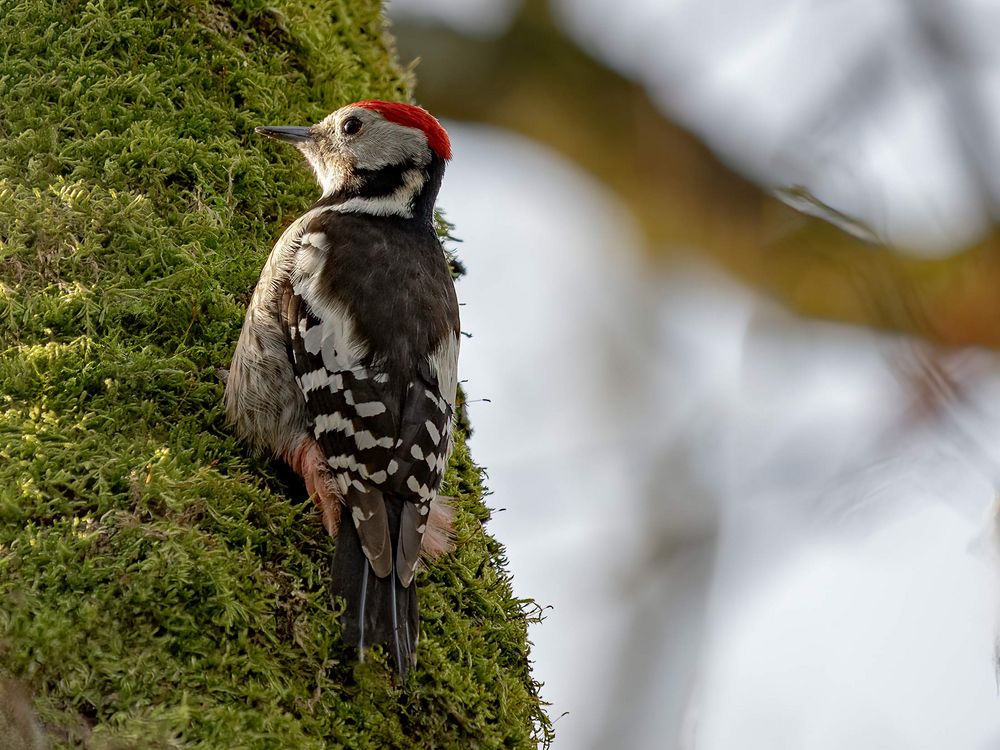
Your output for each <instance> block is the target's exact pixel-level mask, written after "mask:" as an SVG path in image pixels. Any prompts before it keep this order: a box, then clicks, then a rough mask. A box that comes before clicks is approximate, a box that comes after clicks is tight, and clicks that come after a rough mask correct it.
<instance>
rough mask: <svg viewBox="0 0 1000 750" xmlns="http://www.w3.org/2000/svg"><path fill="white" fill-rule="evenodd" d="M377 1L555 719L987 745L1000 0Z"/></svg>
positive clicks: (733, 738) (716, 740) (998, 405)
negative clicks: (408, 99)
mask: <svg viewBox="0 0 1000 750" xmlns="http://www.w3.org/2000/svg"><path fill="white" fill-rule="evenodd" d="M389 13H390V17H391V19H392V33H393V34H394V35H395V36H396V38H397V41H398V44H399V49H400V55H401V58H402V59H403V60H404V61H407V62H408V61H415V62H414V64H415V66H416V71H417V76H418V89H417V96H418V100H419V101H420V102H421V103H422V104H424V105H425V106H427V107H428V108H430V109H431V110H433V111H434V112H435V113H437V114H439V115H441V116H442V117H443V118H444V119H445V122H446V125H447V127H448V129H449V131H450V133H451V135H452V139H453V145H454V152H455V159H454V162H453V164H452V166H451V167H450V169H449V174H448V176H447V178H446V180H445V185H444V189H443V192H442V198H441V202H440V205H441V206H442V207H443V208H444V211H445V214H446V216H447V218H448V219H449V220H451V221H452V222H454V224H455V225H456V234H457V235H458V237H460V238H461V239H462V240H463V244H462V245H460V246H459V248H458V249H459V252H460V256H461V258H462V259H463V261H464V262H465V263H466V265H467V267H468V274H467V276H466V277H465V278H464V279H463V280H462V281H461V283H460V286H459V294H460V297H461V298H462V300H463V302H464V304H465V306H464V308H463V327H464V328H465V330H466V331H467V332H468V333H469V334H470V335H471V338H470V339H469V340H467V341H466V343H465V344H464V350H463V360H462V366H463V369H462V377H463V378H464V380H465V387H466V392H467V394H468V396H469V398H470V399H471V400H472V403H471V404H470V413H471V417H472V421H473V424H474V427H475V435H474V437H473V441H472V446H473V450H474V452H475V455H476V457H477V459H478V460H479V461H480V462H481V463H482V464H483V465H485V466H486V467H487V469H488V471H489V484H490V486H491V487H492V489H493V491H494V495H493V497H492V498H491V501H492V505H493V506H494V507H496V508H498V509H499V511H498V512H497V513H496V515H495V517H494V520H493V521H492V522H491V531H493V532H494V533H495V534H496V535H497V536H498V537H499V538H500V539H501V541H503V542H504V543H505V544H506V545H507V548H508V553H509V557H510V565H511V569H512V571H513V573H514V577H515V586H516V588H517V590H518V593H519V594H522V595H524V596H526V597H528V596H531V597H534V598H535V599H536V600H537V601H538V602H539V603H540V604H541V605H543V606H544V607H546V609H545V621H544V622H543V623H542V624H540V625H537V626H534V628H533V631H532V640H533V642H534V644H535V646H534V658H535V662H536V663H535V670H536V675H537V676H538V677H539V678H540V679H541V680H543V681H544V682H545V688H544V696H545V697H546V698H547V700H549V701H550V702H551V704H552V705H551V713H552V716H553V717H556V718H557V721H556V724H555V728H556V737H557V739H556V742H555V747H556V748H557V750H576V749H578V748H580V749H583V750H587V749H590V748H593V749H595V750H596V749H597V748H602V749H603V748H612V747H613V748H637V749H640V750H644V749H646V748H650V749H654V748H655V749H665V750H672V749H673V748H684V749H685V750H688V749H698V750H734V749H737V748H738V749H739V750H756V749H758V748H760V749H761V750H764V749H766V750H782V749H784V748H790V749H793V750H800V749H802V750H827V749H829V750H834V749H836V750H842V748H852V749H853V750H868V749H875V748H878V749H880V750H896V749H899V750H904V749H905V750H922V749H924V748H926V749H927V750H941V749H942V748H949V749H952V748H954V749H957V750H965V749H966V748H968V749H969V750H988V749H992V750H995V749H996V748H1000V698H998V681H997V672H996V669H995V663H996V661H995V656H994V654H995V650H996V649H995V635H994V634H995V625H996V616H997V613H998V608H997V600H996V596H995V594H996V592H997V591H998V590H1000V589H998V586H997V584H998V581H997V580H996V575H995V571H996V570H997V569H998V568H997V564H996V553H995V549H994V537H995V519H994V516H995V508H994V504H995V500H996V493H997V483H998V480H1000V358H998V356H997V354H996V351H995V350H996V348H997V347H998V346H1000V293H998V292H1000V234H998V229H997V226H996V219H997V214H998V210H1000V141H998V137H1000V47H998V46H997V45H996V43H995V40H996V37H997V32H998V31H1000V4H997V3H996V2H993V1H992V0H950V1H949V2H947V3H945V2H940V0H839V2H835V3H830V2H817V1H815V0H617V2H615V3H613V4H612V3H607V2H599V1H598V0H524V1H523V2H519V1H518V0H392V2H391V3H390V5H389ZM418 59H419V61H418ZM480 399H489V401H485V400H480Z"/></svg>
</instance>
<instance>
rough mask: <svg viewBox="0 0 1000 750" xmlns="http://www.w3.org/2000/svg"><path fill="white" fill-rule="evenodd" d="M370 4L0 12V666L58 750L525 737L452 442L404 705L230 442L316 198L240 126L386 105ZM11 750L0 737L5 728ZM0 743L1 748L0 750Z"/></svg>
mask: <svg viewBox="0 0 1000 750" xmlns="http://www.w3.org/2000/svg"><path fill="white" fill-rule="evenodd" d="M380 12H381V11H380V7H379V5H378V3H376V2H374V1H371V0H369V1H367V2H353V1H352V2H348V1H347V0H342V1H341V2H338V1H336V0H332V1H330V2H308V1H306V0H290V1H289V2H283V3H281V4H280V5H279V6H278V7H275V5H273V4H272V3H270V2H263V1H256V0H233V2H209V1H208V0H173V2H169V3H167V4H165V5H164V4H160V3H157V4H153V3H150V2H125V1H124V0H89V1H88V2H82V1H80V0H68V1H65V2H57V1H56V0H21V1H20V2H13V0H0V39H2V40H3V42H4V50H3V55H2V57H0V101H2V102H3V116H2V117H0V141H2V142H3V144H4V148H3V149H2V150H0V383H2V386H0V399H2V405H0V600H2V601H0V673H3V674H4V675H6V676H9V677H14V678H17V679H19V680H20V681H21V682H22V683H23V684H25V685H27V686H29V687H30V689H31V690H32V691H33V693H34V696H35V705H36V708H37V710H38V712H39V714H40V716H41V718H42V720H43V722H44V724H45V726H46V729H47V731H48V732H49V734H50V736H51V738H52V740H53V743H54V746H55V747H60V748H70V747H86V748H93V749H96V750H100V749H102V748H107V749H111V748H143V749H145V748H158V747H163V748H226V749H229V748H301V749H302V750H308V749H310V748H317V749H319V748H327V747H338V746H342V747H349V748H358V749H359V750H360V749H363V748H386V747H428V748H431V747H435V748H451V747H454V748H510V747H533V746H534V745H535V744H536V743H537V742H538V741H539V740H547V739H548V738H549V736H550V734H551V729H550V725H549V722H548V719H547V718H546V716H545V714H544V711H543V709H542V704H541V703H540V700H539V697H538V686H537V684H536V683H535V682H534V681H533V679H532V677H531V673H530V670H529V661H528V645H527V640H526V628H527V622H528V620H529V615H528V614H527V613H528V612H529V611H531V606H530V603H529V602H524V601H520V600H518V599H515V598H514V596H513V594H512V592H511V587H510V581H509V578H508V576H507V573H506V572H505V560H504V557H503V549H502V548H501V547H500V545H499V544H497V542H496V541H495V540H493V539H492V538H491V537H489V535H487V534H486V533H485V532H484V531H483V523H484V522H485V521H486V520H487V519H488V516H489V513H488V511H487V510H486V508H485V506H484V505H483V501H482V495H483V487H482V483H481V476H480V471H479V469H478V468H477V467H476V466H475V464H473V462H472V460H471V458H470V456H469V453H468V450H467V448H466V445H465V442H464V439H463V438H462V436H461V435H460V436H459V439H458V441H457V448H456V451H455V457H454V460H453V461H452V465H451V467H450V470H449V473H448V477H447V482H446V488H445V491H446V492H448V493H449V494H453V495H455V496H456V498H457V504H458V510H459V514H458V530H459V535H460V547H459V551H458V552H457V553H456V554H454V555H452V556H450V557H449V558H448V559H446V560H445V561H443V562H442V563H441V564H439V565H436V566H435V567H434V568H433V569H431V570H429V571H426V572H425V573H423V574H422V581H421V605H422V617H423V623H424V631H423V632H424V638H423V639H422V641H421V644H420V650H419V657H420V665H419V667H418V669H417V670H416V672H415V673H414V674H413V675H412V678H411V682H410V684H409V685H408V686H407V688H406V689H399V688H398V687H395V686H394V685H393V683H392V680H391V676H390V672H389V670H388V669H386V668H385V666H384V664H379V663H378V661H377V660H375V662H372V661H369V662H368V663H366V664H363V665H355V664H353V663H352V660H351V655H350V654H349V653H348V652H347V651H346V650H345V648H344V646H343V644H342V643H341V641H340V634H339V629H338V627H337V625H336V612H335V611H333V610H332V608H331V604H330V602H329V600H328V597H327V593H326V574H327V565H328V557H329V553H330V547H331V544H330V542H329V540H328V539H327V538H326V537H325V535H324V533H323V531H322V529H321V526H320V525H319V523H318V521H317V519H316V518H315V514H314V513H313V512H312V509H311V506H310V504H309V503H308V501H306V500H305V499H304V492H303V491H302V489H301V487H299V486H297V485H295V484H294V483H293V482H291V481H290V480H289V479H288V476H287V474H286V473H285V472H283V471H282V470H281V469H280V467H277V466H275V465H273V464H271V463H269V462H267V461H262V460H255V459H253V458H252V457H250V456H248V455H247V453H246V451H245V450H244V448H243V447H242V446H241V445H239V444H238V443H237V441H236V440H235V439H234V438H233V437H232V436H231V434H230V433H229V431H228V430H227V429H226V428H225V425H224V422H223V418H222V414H221V409H220V399H221V393H222V387H221V384H220V382H219V380H218V377H217V375H216V371H217V368H219V367H220V366H225V365H226V364H227V363H228V361H229V357H230V356H231V353H232V348H233V346H234V343H235V341H236V337H237V335H238V332H239V327H240V324H241V321H242V316H243V310H244V306H245V304H246V301H247V299H248V298H249V294H250V292H251V290H252V287H253V285H254V283H255V281H256V277H257V274H258V272H259V270H260V267H261V265H262V263H263V260H264V257H265V256H266V253H267V251H268V249H269V248H270V245H271V244H272V242H273V240H274V238H275V237H276V235H277V233H278V232H279V230H280V228H281V227H282V226H283V225H284V224H286V223H287V222H288V221H290V220H291V218H292V217H293V216H294V215H296V214H297V213H298V212H300V211H301V210H302V208H303V207H304V206H306V205H308V203H309V202H310V200H311V198H312V197H313V196H314V193H315V188H314V186H313V184H312V181H311V179H310V177H309V176H308V174H307V173H306V171H305V170H304V169H303V168H302V165H301V164H300V163H299V161H298V160H297V159H296V158H295V155H294V154H292V153H290V152H289V150H287V149H281V148H280V147H278V146H275V145H272V144H271V143H269V142H267V141H265V140H263V139H259V138H255V137H254V136H253V127H254V126H256V125H259V124H264V123H272V124H281V123H287V124H295V123H309V122H314V121H316V120H318V119H320V118H321V117H322V116H324V115H325V114H326V113H327V112H328V111H330V110H332V109H334V108H335V107H337V106H339V105H341V104H344V103H346V102H348V101H352V100H355V99H360V98H363V97H370V96H376V97H381V98H397V99H398V98H405V97H406V96H407V95H408V93H409V81H408V80H407V79H406V77H405V76H404V75H403V74H402V73H401V72H400V69H399V68H398V67H397V66H396V65H395V64H394V62H393V59H392V54H391V50H390V49H389V48H388V47H387V43H386V39H385V37H384V36H383V34H382V31H381V29H382V19H381V15H380ZM0 740H2V738H0ZM0 744H2V742H0Z"/></svg>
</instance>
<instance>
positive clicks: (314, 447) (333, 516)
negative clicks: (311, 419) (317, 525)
mask: <svg viewBox="0 0 1000 750" xmlns="http://www.w3.org/2000/svg"><path fill="white" fill-rule="evenodd" d="M286 460H287V461H288V465H289V466H291V467H292V471H294V472H295V473H296V474H298V475H299V476H300V477H302V479H303V480H305V483H306V491H307V492H308V493H309V496H310V497H311V498H312V500H313V502H314V503H316V507H317V508H319V511H320V513H321V514H322V516H323V527H324V528H325V529H326V533H328V534H329V535H330V536H332V537H334V538H336V536H337V531H338V530H339V529H340V513H341V504H342V500H341V499H340V493H338V492H337V490H336V487H335V485H334V482H333V477H332V476H330V469H329V467H328V465H327V463H326V456H325V455H323V449H322V448H320V447H319V443H317V442H316V439H315V438H313V437H312V436H311V435H306V436H305V437H303V438H302V439H301V440H300V441H299V442H298V444H297V445H296V446H295V447H294V448H293V449H292V450H291V451H290V452H289V454H288V456H287V458H286Z"/></svg>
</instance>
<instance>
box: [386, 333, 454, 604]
mask: <svg viewBox="0 0 1000 750" xmlns="http://www.w3.org/2000/svg"><path fill="white" fill-rule="evenodd" d="M457 372H458V333H457V332H452V333H450V334H449V335H448V336H447V337H446V338H445V340H444V341H443V342H442V343H441V345H440V346H439V347H438V349H437V350H435V351H434V352H432V353H431V354H430V355H429V356H428V357H427V359H426V361H424V362H422V363H421V364H420V367H419V368H418V370H417V372H415V373H414V377H413V379H412V380H411V381H410V382H409V383H408V384H407V387H406V393H405V396H404V398H403V403H402V409H401V414H400V431H399V440H398V442H397V447H396V456H397V457H396V460H397V461H398V462H399V470H398V471H397V472H396V474H395V477H394V479H395V481H394V486H395V487H396V488H397V489H396V491H400V490H399V489H398V488H399V487H400V485H404V486H405V490H406V491H408V495H407V497H408V499H409V500H410V501H411V502H408V503H406V504H405V505H404V506H403V512H402V518H401V521H400V531H399V545H398V549H397V556H396V573H397V574H398V575H399V579H400V580H401V581H402V582H403V585H404V586H405V585H407V584H409V582H410V581H411V580H412V579H413V574H414V571H415V570H416V567H417V563H418V561H419V559H420V545H421V542H422V541H423V536H424V532H425V531H426V530H427V518H428V515H429V513H430V509H431V502H432V501H433V500H434V498H435V497H436V496H437V490H438V487H439V486H440V485H441V479H442V478H443V477H444V472H445V468H446V467H447V465H448V456H449V454H450V453H451V424H452V415H453V414H454V408H455V391H456V389H457V386H458V379H457Z"/></svg>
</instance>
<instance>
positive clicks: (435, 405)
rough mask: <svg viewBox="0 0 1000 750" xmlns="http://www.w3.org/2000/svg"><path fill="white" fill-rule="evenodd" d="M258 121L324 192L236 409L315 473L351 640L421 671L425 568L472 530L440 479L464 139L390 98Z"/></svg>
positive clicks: (450, 397)
mask: <svg viewBox="0 0 1000 750" xmlns="http://www.w3.org/2000/svg"><path fill="white" fill-rule="evenodd" d="M256 132H257V133H259V134H261V135H264V136H267V137H269V138H272V139H275V140H277V141H281V142H284V143H288V144H291V145H293V146H294V147H296V148H297V149H298V150H299V151H300V152H301V153H302V155H303V156H304V157H305V160H306V161H307V162H308V164H309V166H310V167H311V168H312V170H313V172H314V173H315V177H316V179H317V181H318V183H319V186H320V187H321V189H322V195H321V197H320V198H319V199H318V200H317V201H316V202H315V203H313V204H312V206H311V207H309V209H308V210H306V211H305V213H303V214H302V215H301V216H299V217H298V218H296V219H295V220H294V221H293V222H292V223H291V225H290V226H289V227H288V228H287V229H286V230H285V231H284V233H282V234H281V236H280V238H279V239H278V241H277V242H276V243H275V245H274V248H273V250H272V251H271V253H270V256H269V257H268V259H267V261H266V263H265V265H264V267H263V270H262V271H261V274H260V279H259V281H258V283H257V286H256V288H255V290H254V292H253V296H252V298H251V300H250V303H249V306H248V308H247V312H246V317H245V319H244V323H243V327H242V330H241V331H240V335H239V339H238V341H237V344H236V349H235V352H234V354H233V359H232V363H231V365H230V368H229V373H228V377H227V379H226V385H225V391H224V396H223V404H224V410H225V413H226V415H227V418H228V420H229V422H230V424H231V425H233V427H234V429H235V432H236V433H237V435H238V436H239V437H241V438H242V439H244V440H245V441H247V442H248V443H249V444H250V445H251V446H252V447H253V448H254V449H255V450H257V451H259V452H270V453H272V454H274V455H275V456H277V457H279V458H281V459H283V460H284V461H285V462H286V463H287V464H288V465H289V466H290V467H291V468H292V469H293V470H294V471H295V472H296V473H297V474H299V475H300V476H301V477H302V478H303V480H304V482H305V486H306V489H307V491H308V492H309V494H310V496H311V497H312V498H313V501H314V503H315V505H316V506H317V508H318V509H319V512H320V516H321V518H322V522H323V525H324V527H325V528H326V531H327V533H328V534H329V535H330V537H332V538H333V540H334V550H333V558H332V563H331V571H330V591H331V593H332V594H333V595H334V596H336V597H340V598H342V599H343V600H344V610H343V614H342V615H341V626H342V633H343V639H344V641H345V643H347V644H348V645H349V646H353V647H356V649H357V654H358V659H359V660H361V661H363V660H364V657H365V650H366V648H367V647H369V646H371V645H375V644H380V645H381V646H382V647H383V648H384V649H385V650H386V652H387V653H388V655H389V658H390V659H391V660H392V662H393V663H394V666H395V669H396V671H397V672H398V674H399V675H400V677H401V678H403V679H405V678H406V676H407V674H408V672H409V671H410V670H411V669H412V668H413V667H414V666H415V665H416V649H417V643H418V639H419V633H420V625H419V612H418V606H417V594H416V583H415V581H414V575H415V573H416V571H417V568H418V566H419V564H420V562H421V559H422V558H433V557H437V556H440V555H442V554H445V553H446V552H448V551H450V550H451V549H452V548H453V538H454V537H453V533H452V516H453V508H452V505H451V503H450V502H449V501H448V499H447V498H444V497H442V496H440V495H439V494H438V490H439V489H440V485H441V481H442V477H443V475H444V472H445V469H446V466H447V463H448V458H449V455H450V452H451V445H452V422H453V417H454V414H455V399H456V391H457V387H458V355H459V342H460V338H461V329H460V320H459V304H458V298H457V295H456V291H455V285H454V279H453V276H452V273H451V270H450V266H449V263H448V260H447V258H446V256H445V253H444V251H443V248H442V245H441V242H440V240H439V238H438V235H437V232H436V231H435V226H434V207H435V201H436V199H437V195H438V191H439V190H440V187H441V182H442V178H443V176H444V171H445V166H446V164H447V163H448V161H449V160H450V159H451V142H450V140H449V137H448V134H447V132H446V131H445V129H444V128H443V127H442V126H441V124H440V122H438V120H437V119H436V118H435V117H434V116H433V115H431V114H430V113H429V112H427V111H426V110H425V109H423V108H421V107H419V106H416V105H413V104H407V103H402V102H389V101H382V100H375V99H369V100H363V101H358V102H354V103H352V104H348V105H346V106H344V107H341V108H339V109H337V110H336V111H334V112H333V113H332V114H330V115H328V116H327V117H325V118H324V119H323V120H321V121H320V122H318V123H317V124H314V125H311V126H262V127H258V128H256ZM344 511H346V515H347V518H348V519H349V520H348V521H346V522H342V519H343V515H344Z"/></svg>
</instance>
